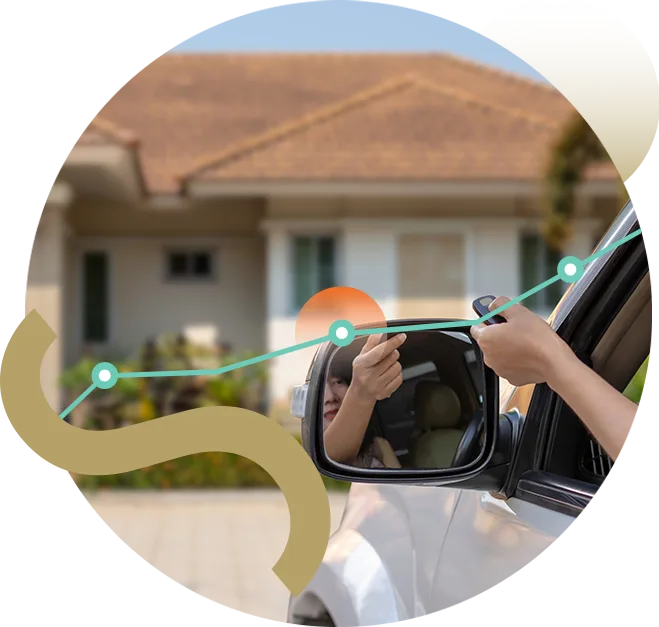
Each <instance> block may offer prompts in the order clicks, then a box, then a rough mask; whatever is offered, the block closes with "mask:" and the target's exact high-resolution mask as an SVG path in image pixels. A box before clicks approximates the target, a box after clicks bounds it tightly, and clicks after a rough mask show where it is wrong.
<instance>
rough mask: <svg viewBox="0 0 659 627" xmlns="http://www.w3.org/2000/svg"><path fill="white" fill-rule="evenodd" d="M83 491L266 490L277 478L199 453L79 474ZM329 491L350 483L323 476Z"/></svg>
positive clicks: (229, 456) (226, 457)
mask: <svg viewBox="0 0 659 627" xmlns="http://www.w3.org/2000/svg"><path fill="white" fill-rule="evenodd" d="M75 481H76V483H77V485H78V487H79V488H80V489H82V490H95V489H99V488H143V489H170V488H174V489H175V488H267V487H276V485H277V484H276V483H275V481H274V479H273V478H272V477H271V476H270V475H269V474H268V473H267V472H266V471H265V470H263V468H261V466H259V465H258V464H256V463H255V462H253V461H252V460H250V459H247V458H245V457H241V456H240V455H235V454H233V453H215V452H213V453H197V454H195V455H187V456H186V457H180V458H178V459H173V460H170V461H167V462H163V463H161V464H156V465H154V466H149V467H147V468H140V469H138V470H133V471H131V472H125V473H120V474H116V475H103V476H91V475H79V476H76V477H75ZM323 482H324V484H325V487H326V488H327V489H328V490H348V489H349V488H350V484H349V483H344V482H342V481H335V480H333V479H329V478H328V477H323Z"/></svg>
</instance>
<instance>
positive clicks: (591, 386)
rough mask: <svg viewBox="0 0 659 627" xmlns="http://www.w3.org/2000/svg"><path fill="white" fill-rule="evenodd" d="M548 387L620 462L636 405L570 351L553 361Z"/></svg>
mask: <svg viewBox="0 0 659 627" xmlns="http://www.w3.org/2000/svg"><path fill="white" fill-rule="evenodd" d="M547 385H549V387H550V388H551V389H552V390H554V392H556V394H558V395H559V396H560V397H561V398H562V399H563V400H564V401H565V402H566V403H567V404H568V405H569V406H570V407H571V408H572V411H574V413H575V414H577V416H579V418H580V419H581V420H582V421H583V423H584V424H585V425H586V427H587V428H588V429H589V430H590V432H591V433H592V434H593V436H594V437H595V439H596V440H597V441H598V442H599V443H600V444H601V445H602V446H603V447H604V450H605V451H606V452H607V453H608V454H609V455H610V456H611V457H612V458H613V459H614V460H615V459H617V457H618V455H619V454H620V449H621V448H622V446H623V444H624V443H625V440H626V439H627V435H628V434H629V430H630V429H631V426H632V423H633V422H634V418H635V417H636V410H637V409H638V406H637V405H636V403H634V402H633V401H630V400H629V399H628V398H627V397H626V396H624V395H622V394H621V393H620V392H618V390H616V389H615V388H614V387H613V386H611V385H609V384H608V383H607V382H606V381H605V380H604V379H602V377H600V376H599V375H598V374H597V373H596V372H594V371H593V370H591V369H590V368H589V367H588V366H586V365H585V364H584V363H582V362H581V361H580V360H579V359H577V357H576V356H575V355H574V353H572V352H571V351H570V354H569V355H566V356H563V355H561V356H559V357H558V358H555V359H553V360H552V364H551V372H550V374H549V375H548V377H547Z"/></svg>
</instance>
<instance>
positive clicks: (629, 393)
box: [623, 357, 650, 404]
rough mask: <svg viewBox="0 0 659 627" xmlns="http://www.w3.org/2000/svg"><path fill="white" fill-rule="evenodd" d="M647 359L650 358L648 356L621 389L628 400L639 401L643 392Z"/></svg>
mask: <svg viewBox="0 0 659 627" xmlns="http://www.w3.org/2000/svg"><path fill="white" fill-rule="evenodd" d="M649 361H650V358H649V357H648V358H647V359H646V360H645V361H644V362H643V364H642V365H641V367H640V368H639V369H638V371H637V372H636V374H635V375H634V377H633V378H632V380H631V381H630V382H629V384H628V385H627V387H626V388H625V390H624V391H623V394H624V395H625V396H626V397H627V398H628V399H629V400H631V401H634V402H635V403H637V404H638V403H640V402H641V395H642V394H643V388H644V386H645V377H646V375H647V372H648V363H649Z"/></svg>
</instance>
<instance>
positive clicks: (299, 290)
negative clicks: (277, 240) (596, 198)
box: [293, 236, 336, 311]
mask: <svg viewBox="0 0 659 627" xmlns="http://www.w3.org/2000/svg"><path fill="white" fill-rule="evenodd" d="M335 285H336V245H335V240H334V238H333V237H311V236H309V237H305V236H298V237H294V238H293V308H294V309H295V310H296V311H299V310H300V309H301V308H302V307H303V306H304V304H305V303H306V302H307V301H308V300H309V299H310V298H311V297H312V296H313V295H314V294H317V293H318V292H320V291H322V290H325V289H327V288H329V287H334V286H335Z"/></svg>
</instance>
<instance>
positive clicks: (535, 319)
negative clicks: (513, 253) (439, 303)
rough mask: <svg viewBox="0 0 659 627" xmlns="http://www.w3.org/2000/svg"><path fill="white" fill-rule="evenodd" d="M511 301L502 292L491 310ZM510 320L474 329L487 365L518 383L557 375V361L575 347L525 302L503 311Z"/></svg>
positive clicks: (480, 325)
mask: <svg viewBox="0 0 659 627" xmlns="http://www.w3.org/2000/svg"><path fill="white" fill-rule="evenodd" d="M508 302H510V299H509V298H506V297H504V296H500V297H499V298H497V299H496V300H494V301H493V302H492V303H491V304H490V307H489V309H490V311H492V310H494V309H496V308H498V307H501V306H502V305H504V304H505V303H508ZM500 315H501V316H503V317H504V318H505V319H506V320H507V322H504V323H501V324H494V325H491V326H487V325H485V324H483V323H481V324H478V325H475V326H473V327H472V329H471V335H472V337H473V338H474V339H475V340H476V342H477V343H478V345H479V347H480V349H481V351H483V357H484V360H485V363H486V364H487V366H489V367H490V368H492V370H494V371H495V372H496V373H497V374H498V375H499V376H500V377H502V378H503V379H506V380H507V381H509V382H510V383H512V384H513V385H515V386H521V385H528V384H529V383H545V382H547V381H549V380H551V379H552V378H553V377H554V373H555V371H556V368H557V364H559V363H560V362H561V359H562V358H563V357H564V356H565V355H567V353H566V351H567V352H569V354H570V355H572V351H571V350H570V348H569V347H568V345H567V344H566V343H565V342H563V340H562V339H561V338H560V337H558V335H557V334H556V333H555V331H554V330H553V329H552V328H551V327H550V326H549V325H548V324H547V323H546V322H545V321H544V320H543V319H542V318H541V317H540V316H538V315H536V314H534V313H533V312H531V311H529V310H528V309H526V307H523V306H522V305H513V306H512V307H509V308H508V309H506V310H505V311H503V312H501V314H500Z"/></svg>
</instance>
